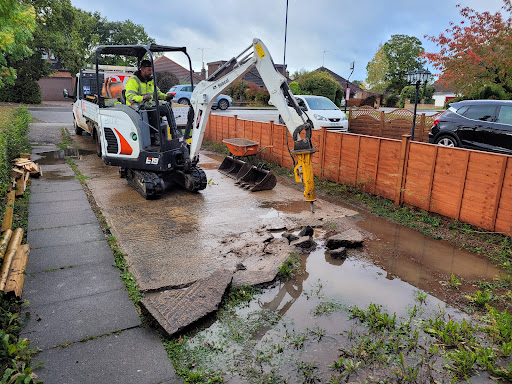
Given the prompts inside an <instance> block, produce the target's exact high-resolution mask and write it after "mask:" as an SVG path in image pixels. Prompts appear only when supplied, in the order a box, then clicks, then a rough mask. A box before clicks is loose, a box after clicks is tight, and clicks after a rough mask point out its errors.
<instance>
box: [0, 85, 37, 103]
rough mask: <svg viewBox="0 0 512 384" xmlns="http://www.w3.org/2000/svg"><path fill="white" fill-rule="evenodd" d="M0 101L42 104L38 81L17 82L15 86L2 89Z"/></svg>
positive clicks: (0, 90)
mask: <svg viewBox="0 0 512 384" xmlns="http://www.w3.org/2000/svg"><path fill="white" fill-rule="evenodd" d="M0 101H5V102H9V103H24V104H40V103H41V101H42V99H41V88H39V84H38V83H37V82H36V81H32V80H20V81H18V80H16V82H15V83H14V85H6V86H5V87H3V88H1V89H0Z"/></svg>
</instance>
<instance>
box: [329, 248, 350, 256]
mask: <svg viewBox="0 0 512 384" xmlns="http://www.w3.org/2000/svg"><path fill="white" fill-rule="evenodd" d="M325 254H326V255H328V256H330V257H332V258H333V259H346V258H347V248H345V247H340V248H336V249H329V250H327V251H326V252H325Z"/></svg>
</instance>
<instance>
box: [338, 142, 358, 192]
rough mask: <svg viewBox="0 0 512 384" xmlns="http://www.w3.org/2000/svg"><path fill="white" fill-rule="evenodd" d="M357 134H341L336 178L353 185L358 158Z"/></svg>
mask: <svg viewBox="0 0 512 384" xmlns="http://www.w3.org/2000/svg"><path fill="white" fill-rule="evenodd" d="M359 140H360V136H359V135H354V134H350V133H346V134H343V140H342V142H341V163H340V168H339V170H338V171H339V174H338V180H339V181H340V183H343V184H348V185H355V184H356V170H357V162H358V160H359Z"/></svg>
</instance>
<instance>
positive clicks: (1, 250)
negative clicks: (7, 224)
mask: <svg viewBox="0 0 512 384" xmlns="http://www.w3.org/2000/svg"><path fill="white" fill-rule="evenodd" d="M11 236H12V229H8V230H7V231H5V232H4V233H2V238H1V239H0V259H3V257H4V255H5V251H7V246H8V245H9V241H11Z"/></svg>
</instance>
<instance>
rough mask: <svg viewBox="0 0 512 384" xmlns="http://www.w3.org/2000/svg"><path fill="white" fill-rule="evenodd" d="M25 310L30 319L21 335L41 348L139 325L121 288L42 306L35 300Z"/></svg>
mask: <svg viewBox="0 0 512 384" xmlns="http://www.w3.org/2000/svg"><path fill="white" fill-rule="evenodd" d="M28 311H30V319H29V321H28V322H27V323H26V324H25V326H24V328H23V330H22V333H21V337H26V338H28V339H29V340H30V345H31V346H32V347H33V348H41V349H48V348H52V347H55V346H58V345H62V344H65V343H70V342H77V341H80V340H82V339H85V338H90V337H95V336H101V335H104V334H107V333H110V332H115V331H119V330H123V329H128V328H133V327H137V326H139V325H140V324H141V322H140V318H139V315H138V314H137V311H136V310H135V307H134V305H133V303H132V301H131V300H130V299H129V298H128V293H127V292H126V290H125V289H124V288H123V289H119V290H116V291H111V292H105V293H99V294H97V295H90V296H86V297H80V298H77V299H72V300H66V301H62V302H58V303H52V304H49V305H43V306H38V305H37V303H34V304H33V305H30V306H29V307H28Z"/></svg>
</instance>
